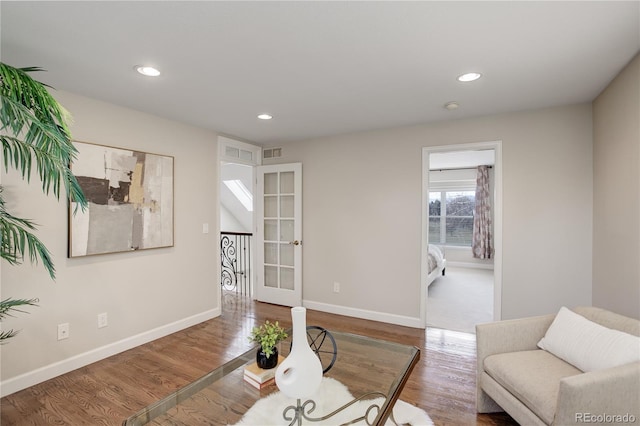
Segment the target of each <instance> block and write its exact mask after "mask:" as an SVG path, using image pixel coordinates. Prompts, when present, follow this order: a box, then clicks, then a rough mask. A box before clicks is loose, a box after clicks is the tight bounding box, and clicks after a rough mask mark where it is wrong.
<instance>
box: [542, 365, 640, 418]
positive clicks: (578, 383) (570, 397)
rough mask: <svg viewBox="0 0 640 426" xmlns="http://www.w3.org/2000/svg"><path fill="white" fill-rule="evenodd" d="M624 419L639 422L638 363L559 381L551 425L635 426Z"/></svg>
mask: <svg viewBox="0 0 640 426" xmlns="http://www.w3.org/2000/svg"><path fill="white" fill-rule="evenodd" d="M598 416H611V418H610V419H609V420H607V419H606V418H604V417H603V418H601V419H596V417H598ZM616 416H621V417H619V418H618V417H616ZM624 416H627V419H628V418H630V417H633V418H635V419H636V421H637V420H638V419H640V361H637V362H632V363H630V364H625V365H621V366H618V367H613V368H607V369H605V370H598V371H591V372H589V373H584V374H578V375H577V376H571V377H566V378H564V379H562V380H561V381H560V390H559V392H558V405H557V407H556V417H555V420H554V422H553V424H554V425H577V424H584V423H600V424H602V423H611V424H620V423H635V421H634V420H631V421H629V420H624Z"/></svg>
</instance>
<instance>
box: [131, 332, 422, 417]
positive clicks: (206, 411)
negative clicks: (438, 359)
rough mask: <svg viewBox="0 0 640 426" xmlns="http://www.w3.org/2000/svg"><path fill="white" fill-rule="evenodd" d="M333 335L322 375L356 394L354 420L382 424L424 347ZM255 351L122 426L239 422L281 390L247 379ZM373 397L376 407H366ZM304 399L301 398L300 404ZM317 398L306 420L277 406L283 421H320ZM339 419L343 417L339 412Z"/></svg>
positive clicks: (284, 346) (286, 344)
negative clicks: (262, 386)
mask: <svg viewBox="0 0 640 426" xmlns="http://www.w3.org/2000/svg"><path fill="white" fill-rule="evenodd" d="M289 334H291V333H289ZM329 334H330V337H333V339H331V341H329V339H326V341H324V343H323V346H322V348H320V352H319V355H320V358H321V360H322V363H323V366H324V367H329V364H330V363H331V362H333V365H331V366H330V368H328V370H327V371H326V372H325V374H324V377H325V378H327V377H328V378H331V379H334V380H336V381H338V382H340V383H341V384H342V385H344V386H346V387H347V388H348V391H349V393H350V394H351V396H353V399H352V401H351V403H352V405H349V407H348V408H347V409H348V410H349V415H352V414H354V410H356V411H362V412H357V413H355V414H354V416H355V417H354V419H352V420H355V419H357V418H358V417H363V418H366V420H365V421H366V423H367V424H370V425H383V424H384V423H385V421H386V420H387V419H388V418H389V417H390V415H391V412H392V409H393V406H394V404H395V402H396V400H397V399H398V396H399V395H400V392H401V390H402V388H403V387H404V385H405V383H406V381H407V380H408V378H409V375H410V374H411V371H412V370H413V367H414V366H415V365H416V363H417V362H418V359H419V358H420V350H419V349H418V348H416V347H414V346H407V345H401V344H397V343H392V342H388V341H385V340H380V339H373V338H370V337H364V336H358V335H355V334H349V333H340V332H330V333H329ZM289 339H290V338H289ZM334 347H335V351H334V350H333V348H334ZM289 348H290V340H286V341H283V342H281V343H280V344H279V346H278V350H279V352H280V354H281V355H284V356H286V355H287V354H288V353H289ZM327 348H328V349H327ZM334 352H335V356H333V353H334ZM255 355H256V348H253V349H250V350H248V351H247V352H245V353H243V354H242V355H240V356H238V357H237V358H234V359H233V360H231V361H229V362H227V363H226V364H224V365H222V366H220V367H219V368H216V369H215V370H213V371H211V372H209V373H207V374H206V375H204V376H203V377H201V378H199V379H197V380H196V381H194V382H193V383H190V384H188V385H186V386H184V387H183V388H181V389H178V390H177V391H175V392H173V393H172V394H170V395H169V396H167V397H166V398H163V399H162V400H160V401H158V402H155V403H153V404H151V405H149V406H148V407H145V408H144V409H142V410H140V411H138V412H137V413H135V414H134V415H132V416H131V417H129V418H128V419H126V420H125V421H124V422H123V425H125V426H138V425H190V426H191V425H196V424H197V425H205V424H206V425H233V424H236V423H238V422H239V421H240V419H242V417H243V415H244V414H245V413H246V412H247V411H249V409H250V408H251V407H252V406H253V405H254V404H255V403H256V402H258V401H259V400H260V399H261V398H265V397H267V396H269V395H271V394H273V393H275V392H278V388H277V386H276V385H275V384H271V385H269V386H267V387H264V388H262V389H260V390H258V389H256V388H254V387H253V386H251V385H250V384H249V383H246V382H245V381H244V379H243V375H244V367H245V366H246V365H248V364H251V363H253V362H254V361H255ZM353 400H356V402H355V403H354V402H353ZM369 401H371V402H372V405H368V404H369ZM305 402H306V401H304V400H303V401H300V400H298V402H297V403H298V408H300V406H301V403H302V405H304V404H303V403H305ZM319 402H322V401H314V402H313V403H310V404H311V405H309V406H305V418H302V419H301V420H300V419H297V418H296V419H292V415H291V414H292V412H293V411H294V410H288V413H284V412H283V410H282V408H274V410H278V415H280V414H279V413H282V414H281V415H282V416H283V417H282V418H283V420H282V422H283V423H282V424H314V421H317V420H318V419H317V418H316V417H314V413H313V412H312V411H313V410H310V408H312V407H311V406H315V403H319ZM361 407H362V408H361ZM289 408H295V407H289ZM341 408H342V406H340V411H342V414H344V413H345V412H346V411H345V410H342V409H341ZM367 410H368V411H367ZM323 414H326V413H323ZM294 415H295V414H294ZM287 416H288V417H287ZM285 418H286V420H284V419H285ZM336 418H340V416H339V415H337V417H336ZM314 419H315V420H314ZM290 420H291V423H289V421H290ZM299 420H300V421H299ZM325 422H330V420H325ZM347 423H348V422H347Z"/></svg>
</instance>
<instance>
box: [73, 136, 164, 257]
mask: <svg viewBox="0 0 640 426" xmlns="http://www.w3.org/2000/svg"><path fill="white" fill-rule="evenodd" d="M72 143H73V145H74V146H75V147H76V149H77V150H78V154H77V157H76V159H75V160H74V161H73V162H72V163H71V165H70V168H71V172H72V173H73V174H74V176H75V177H76V179H77V180H78V183H79V184H80V187H81V188H82V190H83V192H84V194H85V197H86V199H87V202H88V207H87V209H86V210H84V211H83V210H82V209H81V208H80V207H79V206H78V205H77V203H75V202H70V203H69V220H68V249H67V257H69V258H76V257H84V256H93V255H100V254H112V253H122V252H130V251H138V250H149V249H158V248H167V247H173V246H174V221H175V219H174V216H175V213H174V157H173V156H170V155H162V154H156V153H150V152H145V151H141V150H136V149H131V148H118V147H115V146H110V145H101V144H96V143H90V142H82V141H77V140H74V141H72Z"/></svg>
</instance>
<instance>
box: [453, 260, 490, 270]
mask: <svg viewBox="0 0 640 426" xmlns="http://www.w3.org/2000/svg"><path fill="white" fill-rule="evenodd" d="M447 266H454V267H455V266H457V267H459V268H475V269H490V270H493V264H492V263H473V262H452V261H450V260H447Z"/></svg>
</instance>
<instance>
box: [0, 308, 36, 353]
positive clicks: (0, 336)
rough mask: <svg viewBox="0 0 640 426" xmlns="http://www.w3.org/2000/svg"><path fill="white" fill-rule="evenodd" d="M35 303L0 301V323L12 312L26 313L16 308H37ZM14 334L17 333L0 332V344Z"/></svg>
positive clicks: (14, 331) (13, 331)
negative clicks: (26, 306) (27, 306)
mask: <svg viewBox="0 0 640 426" xmlns="http://www.w3.org/2000/svg"><path fill="white" fill-rule="evenodd" d="M37 302H38V299H4V300H3V301H0V321H2V318H5V317H7V316H11V312H12V311H15V312H22V313H27V312H26V311H23V310H21V309H17V307H18V306H25V305H29V306H38V305H37V304H36V303H37ZM16 334H18V331H16V330H7V331H3V332H0V344H3V343H6V342H5V341H6V340H7V339H10V338H12V337H14V336H15V335H16Z"/></svg>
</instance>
